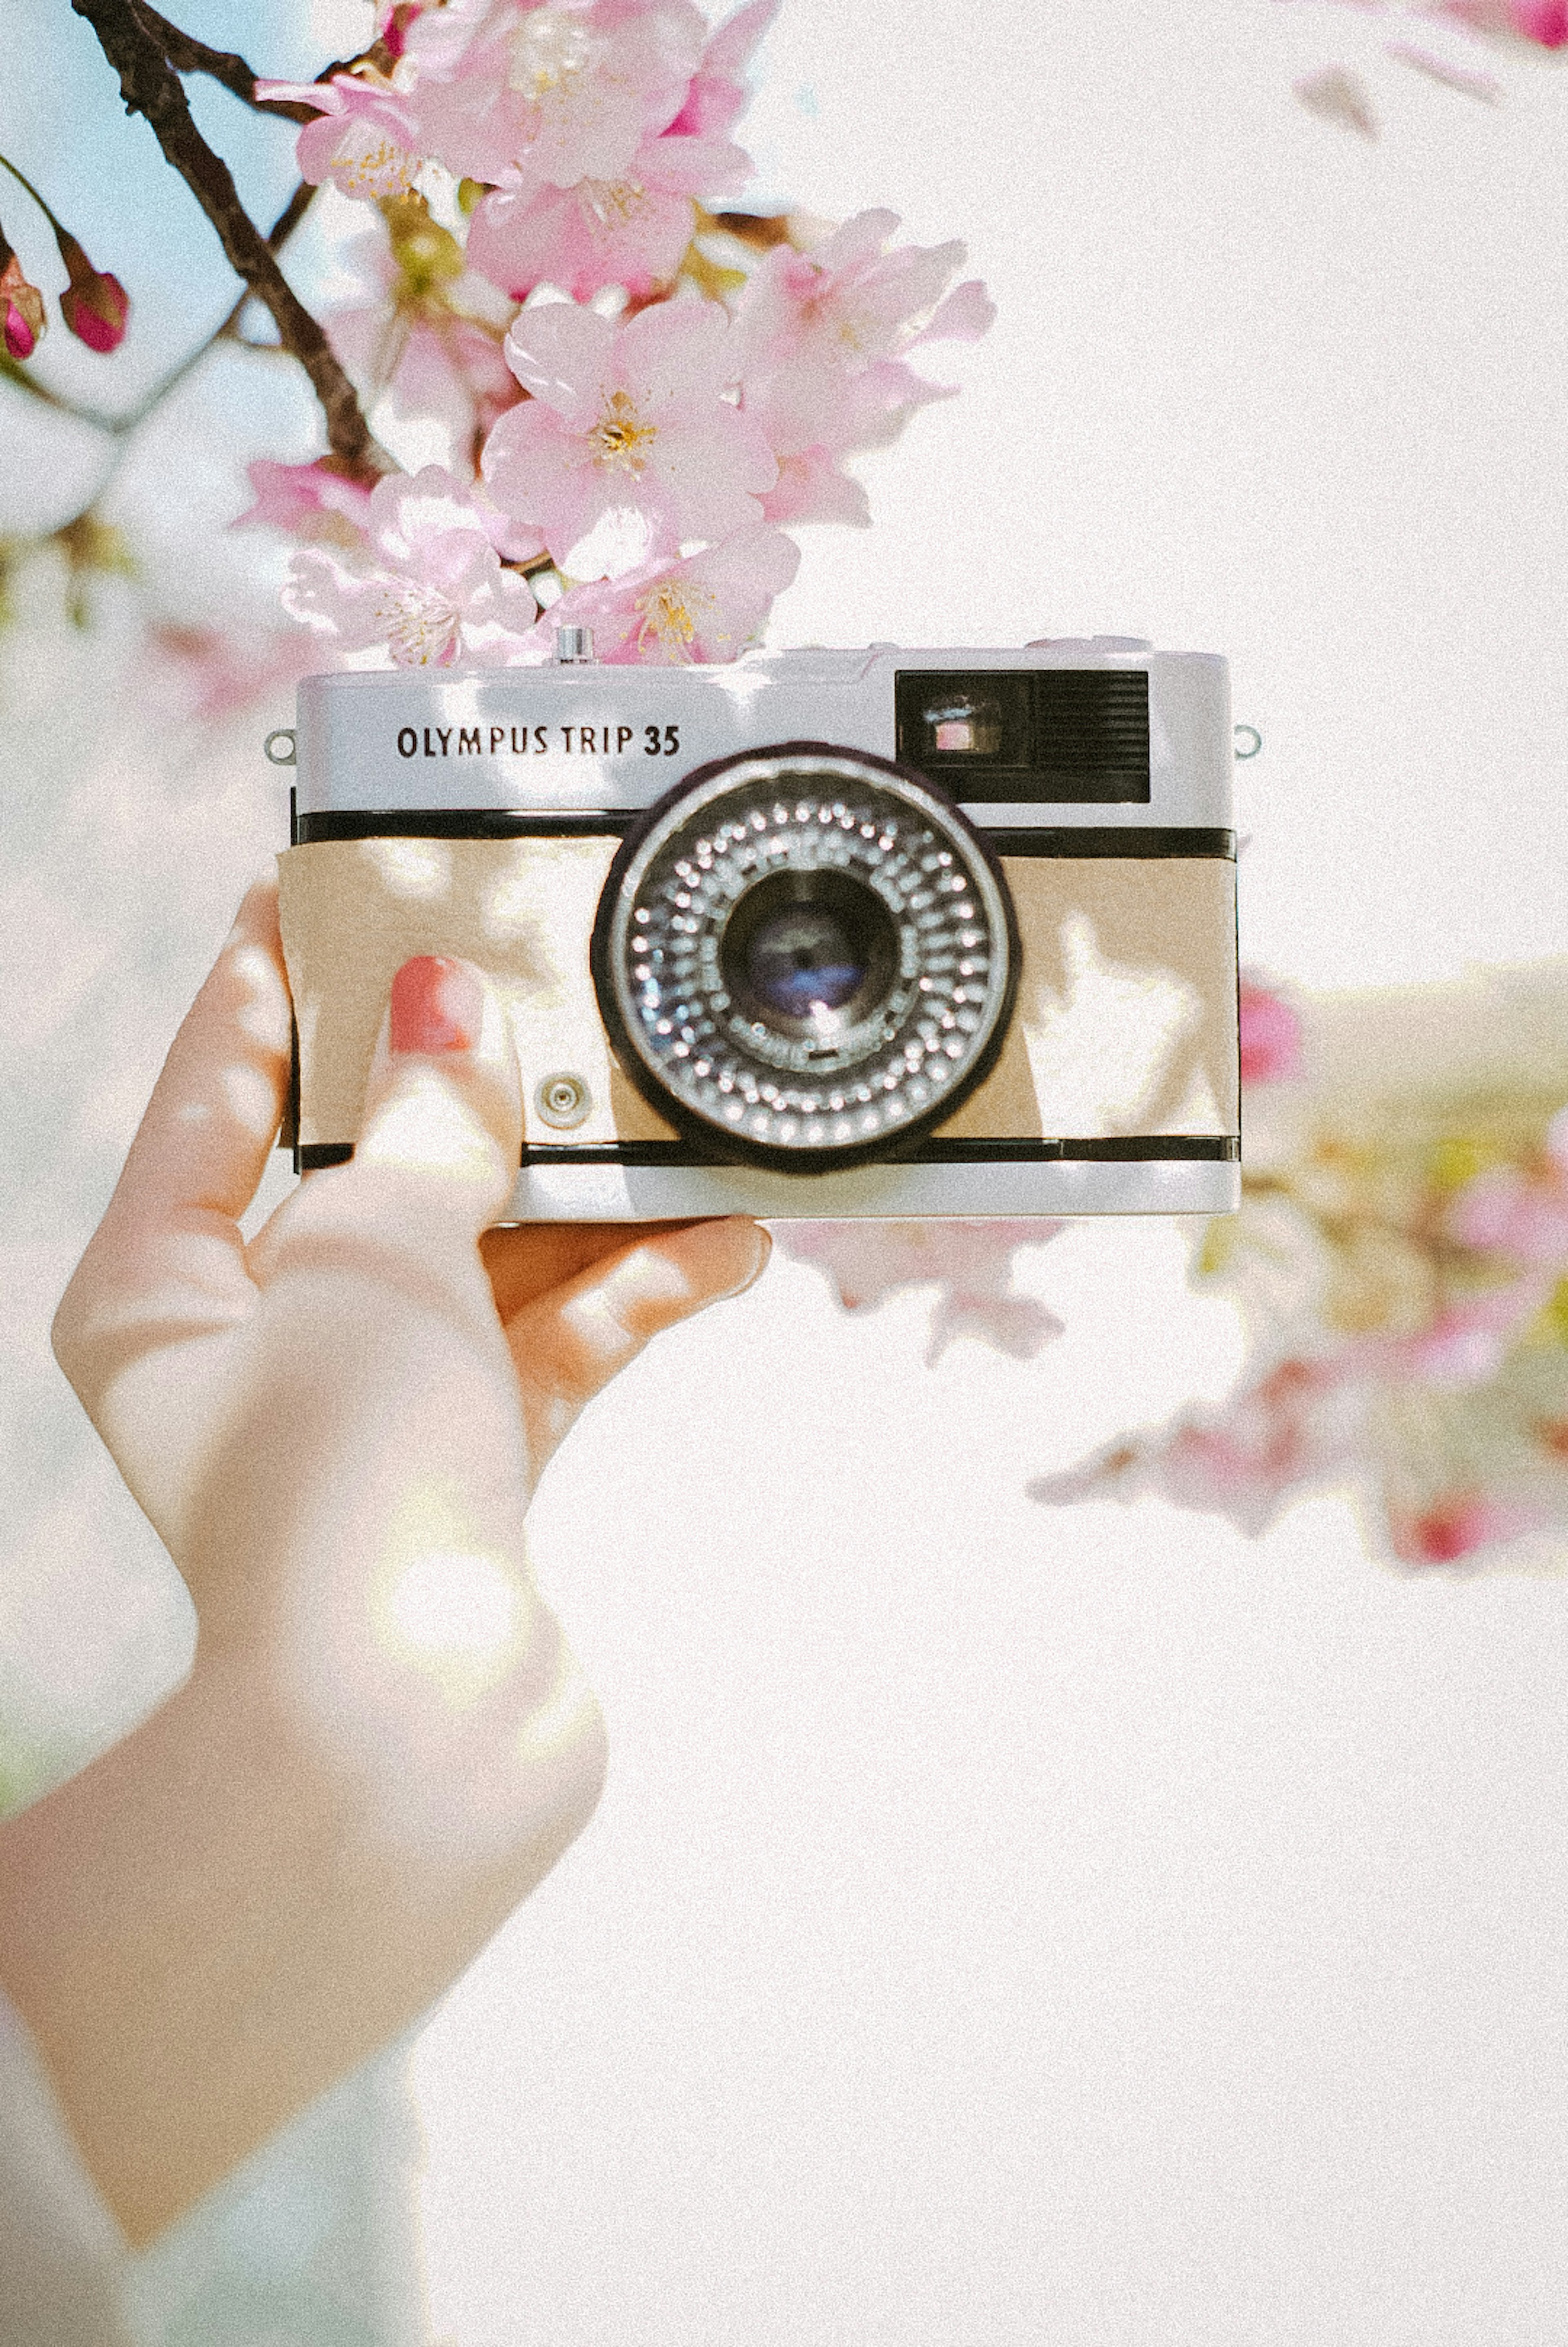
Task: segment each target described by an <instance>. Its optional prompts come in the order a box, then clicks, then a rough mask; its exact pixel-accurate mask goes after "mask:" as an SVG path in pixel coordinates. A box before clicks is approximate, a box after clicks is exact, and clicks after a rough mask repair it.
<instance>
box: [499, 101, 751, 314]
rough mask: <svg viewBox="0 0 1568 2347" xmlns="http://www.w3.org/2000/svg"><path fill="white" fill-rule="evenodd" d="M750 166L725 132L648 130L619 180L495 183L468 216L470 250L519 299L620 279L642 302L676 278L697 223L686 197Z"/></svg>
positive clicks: (725, 185) (590, 290)
mask: <svg viewBox="0 0 1568 2347" xmlns="http://www.w3.org/2000/svg"><path fill="white" fill-rule="evenodd" d="M750 169H751V160H750V158H749V156H748V155H746V154H745V153H744V152H743V151H742V150H741V149H740V148H738V147H734V146H731V145H730V143H729V141H728V139H724V138H671V137H668V136H665V137H661V138H648V139H646V140H645V141H644V143H643V144H642V146H641V147H640V148H639V149H637V152H636V155H635V156H634V157H633V159H632V161H631V163H630V165H629V167H628V169H627V170H626V174H625V176H624V178H622V179H616V180H609V179H579V180H578V181H577V183H576V185H575V187H570V188H555V187H551V186H549V185H546V186H545V187H543V188H540V189H538V190H535V191H528V190H516V189H513V188H495V189H493V190H491V192H490V193H489V194H488V195H487V196H485V197H484V199H483V200H482V201H481V203H480V205H479V208H478V210H476V211H475V213H474V215H473V226H472V227H471V229H470V230H469V234H468V257H469V259H470V261H472V262H473V266H474V268H475V269H479V270H483V271H484V274H485V276H486V277H488V278H490V279H491V280H492V281H493V282H494V283H495V284H497V285H499V286H502V287H504V290H505V291H506V292H509V293H510V294H512V296H513V297H514V300H517V301H521V300H522V299H523V298H524V295H525V294H527V293H530V292H532V291H533V289H534V287H535V285H544V284H550V285H558V286H560V287H561V288H562V289H563V291H564V292H567V293H570V294H571V295H572V297H573V299H574V300H575V301H579V302H585V301H587V300H588V299H589V298H590V297H591V296H592V295H593V294H595V293H597V292H599V291H600V290H601V288H602V287H604V286H606V285H624V286H625V287H626V292H628V293H629V294H630V295H631V297H632V299H633V300H634V301H636V302H646V301H647V299H648V298H649V296H650V295H651V294H652V293H653V292H655V290H656V288H658V287H662V286H668V285H669V284H671V283H672V282H674V279H675V276H676V273H677V271H678V269H679V267H680V263H681V260H682V257H683V255H684V254H685V252H686V250H687V246H688V245H689V244H690V242H691V238H692V231H693V229H694V228H695V226H696V222H697V208H696V205H695V204H694V203H693V201H692V199H693V197H695V196H710V195H716V194H718V192H719V191H720V190H725V189H729V188H735V187H738V186H739V185H740V184H741V182H742V181H743V180H744V179H746V178H747V177H748V175H749V172H750Z"/></svg>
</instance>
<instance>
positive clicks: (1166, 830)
mask: <svg viewBox="0 0 1568 2347" xmlns="http://www.w3.org/2000/svg"><path fill="white" fill-rule="evenodd" d="M646 812H647V810H646V809H645V808H641V807H637V808H629V809H627V810H626V812H625V813H624V814H618V813H615V812H613V811H610V810H608V809H605V808H596V809H594V810H589V809H586V808H585V809H583V810H582V811H580V812H577V813H573V812H571V811H566V812H561V811H559V810H557V811H556V812H555V813H553V814H550V815H540V814H535V813H531V812H529V811H528V810H527V809H524V808H514V807H504V808H502V807H354V808H334V809H332V810H331V811H329V812H321V813H317V814H315V815H299V814H296V815H294V817H293V820H292V823H291V825H290V830H291V833H292V845H293V846H295V847H314V846H317V845H318V843H319V842H321V841H324V840H333V839H624V838H625V837H626V834H627V832H628V831H629V830H630V829H631V827H632V825H633V824H635V823H636V822H637V821H638V820H639V818H640V817H641V815H644V814H645V813H646ZM970 820H971V822H972V825H973V827H974V829H975V830H976V831H978V832H979V833H980V834H981V835H982V837H983V839H984V840H985V843H986V845H987V846H988V847H989V848H990V849H991V852H992V854H993V856H1132V857H1139V858H1141V857H1144V856H1217V857H1224V858H1227V859H1228V860H1231V861H1234V860H1235V856H1236V834H1235V832H1234V831H1224V830H1221V829H1218V828H1217V827H1215V826H1205V825H1159V824H1142V823H1140V824H1117V825H1109V824H1094V825H1090V824H1040V825H1034V824H1028V825H1010V826H1007V827H1003V826H1000V825H994V824H988V823H987V822H985V821H984V819H983V817H980V816H971V818H970Z"/></svg>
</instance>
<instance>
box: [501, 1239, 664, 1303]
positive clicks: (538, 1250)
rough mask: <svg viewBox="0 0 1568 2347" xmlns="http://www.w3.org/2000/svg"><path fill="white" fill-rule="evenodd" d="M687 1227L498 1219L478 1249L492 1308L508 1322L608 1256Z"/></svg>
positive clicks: (624, 1251)
mask: <svg viewBox="0 0 1568 2347" xmlns="http://www.w3.org/2000/svg"><path fill="white" fill-rule="evenodd" d="M689 1228H690V1225H689V1224H688V1223H500V1224H497V1225H495V1226H494V1228H493V1229H490V1230H488V1231H486V1232H485V1233H484V1236H483V1237H482V1238H481V1240H480V1242H479V1252H480V1255H481V1257H482V1258H483V1260H484V1268H485V1270H486V1271H487V1272H488V1273H489V1275H490V1286H491V1290H492V1292H493V1294H494V1297H495V1309H496V1311H497V1312H498V1313H499V1314H500V1316H501V1317H502V1320H503V1321H507V1320H510V1319H512V1318H513V1317H514V1314H516V1313H518V1312H521V1310H522V1309H523V1307H524V1305H525V1304H532V1303H533V1301H534V1299H535V1296H544V1295H545V1294H546V1293H547V1292H548V1291H549V1290H550V1289H551V1288H553V1287H564V1286H565V1284H566V1282H567V1281H568V1280H569V1279H575V1278H576V1277H577V1276H578V1275H579V1274H580V1273H582V1272H585V1271H588V1270H591V1268H592V1267H593V1266H594V1265H595V1264H596V1263H602V1262H604V1261H605V1259H606V1257H607V1256H609V1255H624V1254H625V1253H626V1249H627V1248H628V1247H633V1246H636V1245H638V1244H639V1243H640V1241H642V1240H643V1239H649V1238H660V1237H664V1236H667V1235H668V1234H670V1233H671V1232H674V1231H678V1230H687V1229H689Z"/></svg>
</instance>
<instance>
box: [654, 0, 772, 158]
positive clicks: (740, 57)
mask: <svg viewBox="0 0 1568 2347" xmlns="http://www.w3.org/2000/svg"><path fill="white" fill-rule="evenodd" d="M778 14H779V0H748V5H746V6H745V7H743V8H738V9H737V10H736V12H735V14H734V15H733V16H729V17H727V18H726V20H725V22H724V23H723V24H722V25H720V26H719V27H718V31H717V32H716V33H715V34H714V35H713V36H712V37H711V38H710V39H709V41H708V46H707V47H706V48H705V49H704V51H703V53H702V57H701V61H700V62H699V64H698V66H697V71H696V73H695V74H694V75H693V76H692V77H691V85H690V87H689V88H688V89H687V94H686V103H685V105H684V106H683V107H682V108H681V109H680V112H679V113H678V114H677V116H676V118H675V120H674V121H673V122H672V123H671V124H670V126H669V128H670V129H671V131H672V132H674V133H675V134H676V135H677V136H678V137H680V138H715V137H718V136H721V135H722V134H723V133H724V132H725V131H727V130H730V129H733V128H734V126H735V124H736V123H737V122H738V120H739V118H740V117H741V116H742V114H744V113H745V111H746V104H747V100H748V97H749V96H750V92H749V90H748V88H747V86H746V84H745V82H744V81H743V80H742V78H741V76H742V75H743V74H744V73H745V71H746V68H747V67H748V65H749V64H750V62H751V59H752V56H753V54H754V52H755V50H756V47H757V44H758V43H759V41H760V39H761V38H762V36H763V35H764V33H766V31H767V30H768V27H769V25H771V23H772V22H773V19H774V17H775V16H776V15H778Z"/></svg>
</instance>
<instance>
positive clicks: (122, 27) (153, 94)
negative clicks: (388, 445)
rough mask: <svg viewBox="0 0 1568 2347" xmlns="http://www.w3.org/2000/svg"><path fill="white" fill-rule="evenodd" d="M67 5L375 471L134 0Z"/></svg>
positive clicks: (314, 327)
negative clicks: (84, 20)
mask: <svg viewBox="0 0 1568 2347" xmlns="http://www.w3.org/2000/svg"><path fill="white" fill-rule="evenodd" d="M71 6H72V9H73V11H74V13H75V14H76V15H78V16H85V17H86V18H87V22H88V24H89V25H91V26H92V28H93V30H94V32H95V33H96V34H97V36H98V46H99V47H100V48H101V49H102V50H103V53H104V55H105V56H106V57H107V59H108V61H109V63H110V64H111V65H112V66H113V67H114V68H115V71H116V72H117V74H118V76H119V82H120V95H121V97H123V98H124V100H125V108H126V112H127V114H140V115H144V116H145V117H146V118H147V120H148V125H149V126H150V128H151V129H152V133H153V136H154V137H155V138H157V140H158V145H159V147H160V148H161V149H163V152H164V156H165V158H166V159H167V160H168V162H170V163H171V164H172V165H173V166H174V168H175V169H176V170H177V171H178V173H179V175H180V177H181V179H183V180H184V181H185V183H186V185H187V187H188V188H189V190H190V191H191V193H192V195H194V196H195V198H196V200H197V202H198V203H199V205H200V206H201V209H202V210H203V211H204V212H205V213H206V214H207V217H208V219H209V220H210V221H211V222H212V225H213V227H214V228H215V229H216V230H217V231H218V235H219V241H221V243H222V246H223V250H224V251H225V253H226V254H227V255H228V257H229V265H230V267H231V268H232V269H233V270H234V272H235V273H236V275H237V276H239V277H240V278H241V279H243V281H244V282H245V284H246V285H247V286H248V287H249V290H250V292H252V293H253V294H254V295H255V296H256V299H257V300H258V301H259V302H260V303H261V304H262V306H263V308H264V309H266V310H267V311H268V312H269V313H270V315H271V318H272V323H274V325H275V326H276V327H277V329H278V335H279V340H280V342H281V343H282V345H283V348H284V349H285V350H286V351H289V352H291V353H292V354H293V356H294V357H295V358H297V359H298V360H299V362H300V365H301V366H302V367H303V368H304V370H305V373H306V374H308V375H309V376H310V378H311V385H312V387H313V389H314V391H315V394H316V396H317V398H318V399H319V400H320V401H321V411H322V414H323V415H325V417H326V423H327V439H328V443H329V445H330V446H331V451H332V454H333V455H334V456H337V457H338V458H340V460H341V462H342V464H343V465H344V466H346V467H347V468H348V469H349V470H350V471H351V473H353V474H354V475H355V476H356V477H358V478H360V479H371V478H373V477H375V476H376V475H377V474H379V473H380V472H382V471H384V470H385V469H386V468H387V464H388V459H387V457H386V456H385V454H384V452H383V451H382V449H380V448H379V447H378V446H376V443H375V441H374V439H373V438H372V434H371V428H370V426H369V425H368V424H367V423H366V422H365V419H364V415H363V413H362V412H361V407H360V403H359V399H358V396H357V395H356V393H355V391H354V387H353V385H352V384H351V382H350V381H349V378H348V376H347V375H346V374H344V373H343V370H342V368H341V366H340V365H339V364H338V362H337V360H336V358H334V356H333V355H332V352H331V345H330V344H329V343H328V341H327V338H326V335H325V334H324V333H322V332H321V327H320V326H319V325H318V324H317V323H316V321H315V319H314V318H312V316H311V313H310V312H309V310H307V309H306V307H305V305H304V303H303V302H301V301H300V297H299V295H298V294H297V293H296V292H294V289H293V287H292V286H291V285H290V283H289V281H288V279H287V278H286V277H285V276H284V274H283V272H282V271H281V270H280V268H279V266H278V263H277V261H276V260H275V258H274V257H273V254H272V251H271V250H270V246H269V244H268V241H267V240H266V238H265V237H264V236H263V235H262V233H261V231H260V229H259V228H258V227H257V225H256V223H255V221H254V220H252V219H251V218H250V215H249V212H248V211H247V210H245V208H244V206H243V205H242V204H241V202H240V200H239V192H238V190H237V189H236V188H235V185H234V180H233V178H232V175H231V174H230V172H229V166H228V164H227V163H225V162H224V160H223V159H222V157H221V156H219V155H215V154H214V153H213V151H212V149H211V148H210V147H209V145H208V144H207V141H206V139H205V138H203V137H202V136H201V133H200V132H199V130H198V128H197V127H196V125H195V123H194V122H193V121H192V119H191V114H190V108H189V106H188V103H187V100H186V96H185V91H184V89H183V87H181V85H180V81H179V77H178V74H177V73H176V72H175V70H174V68H173V67H172V66H171V65H170V64H169V62H168V58H167V57H166V56H164V54H163V52H162V50H161V48H160V47H159V46H158V40H157V39H156V38H155V37H154V36H153V35H152V34H151V33H149V32H148V30H147V28H146V27H145V26H144V25H143V24H142V23H141V22H140V21H139V19H138V17H137V14H136V9H135V0H71Z"/></svg>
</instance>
